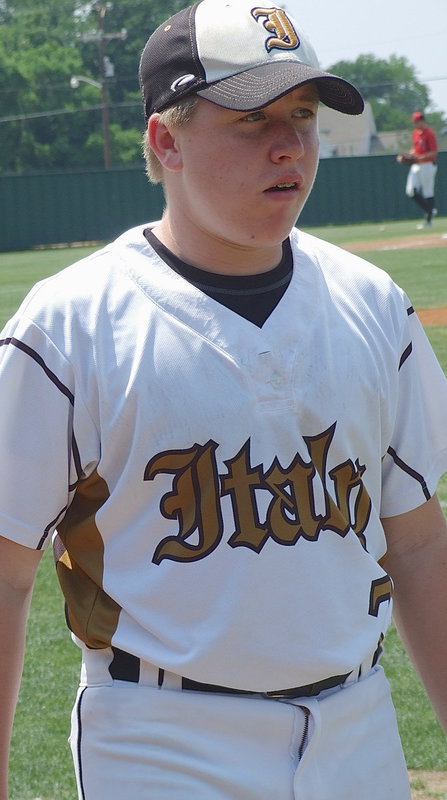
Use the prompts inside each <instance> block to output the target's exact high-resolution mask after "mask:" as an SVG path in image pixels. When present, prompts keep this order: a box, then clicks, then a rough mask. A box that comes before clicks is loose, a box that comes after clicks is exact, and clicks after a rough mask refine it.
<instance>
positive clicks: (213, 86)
mask: <svg viewBox="0 0 447 800" xmlns="http://www.w3.org/2000/svg"><path fill="white" fill-rule="evenodd" d="M139 77H140V85H141V90H142V94H143V102H144V110H145V115H146V119H148V118H149V117H150V115H151V114H153V113H154V112H155V111H162V110H163V109H165V108H168V107H169V106H171V105H173V104H174V103H176V102H177V101H178V100H180V99H181V98H183V97H186V96H187V95H191V94H198V95H200V97H205V98H206V99H207V100H211V101H212V102H213V103H216V104H217V105H219V106H223V107H224V108H229V109H233V110H238V111H251V110H252V109H255V108H262V107H263V106H266V105H268V104H269V103H272V102H273V101H274V100H277V99H278V98H280V97H282V96H283V95H284V94H286V93H287V92H289V91H291V90H292V89H295V88H296V87H297V86H300V85H302V84H303V83H307V82H309V81H315V82H316V84H317V87H318V91H319V94H320V99H321V101H322V102H323V103H324V104H325V105H327V106H329V107H330V108H334V109H336V110H337V111H341V112H343V113H345V114H361V113H362V111H363V107H364V103H363V99H362V97H361V95H360V93H359V92H358V90H357V89H356V88H355V87H354V86H353V85H352V84H350V83H349V82H348V81H346V80H344V79H343V78H339V77H337V76H336V75H331V74H330V73H329V72H324V71H322V70H321V69H320V68H319V64H318V59H317V56H316V54H315V51H314V49H313V47H312V45H311V44H310V42H309V40H308V38H307V36H306V34H305V33H304V31H303V30H302V29H301V27H300V26H299V24H298V23H297V22H295V21H294V20H293V19H292V17H291V16H290V15H289V14H288V13H287V12H286V11H285V10H284V9H282V8H281V7H278V6H269V5H268V4H267V5H266V6H256V5H255V4H254V3H253V0H200V2H197V3H194V4H193V5H192V6H188V7H187V8H184V9H183V10H182V11H179V12H178V13H177V14H174V16H172V17H170V19H168V20H166V22H164V23H163V24H162V25H160V26H159V27H158V28H157V29H156V30H155V31H154V33H153V34H152V36H151V37H150V38H149V40H148V42H147V44H146V46H145V48H144V50H143V54H142V56H141V61H140V70H139Z"/></svg>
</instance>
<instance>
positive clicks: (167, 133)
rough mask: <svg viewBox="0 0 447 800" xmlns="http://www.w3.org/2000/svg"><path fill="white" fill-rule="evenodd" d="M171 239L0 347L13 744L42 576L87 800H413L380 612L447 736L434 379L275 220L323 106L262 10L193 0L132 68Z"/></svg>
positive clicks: (427, 354) (290, 215)
mask: <svg viewBox="0 0 447 800" xmlns="http://www.w3.org/2000/svg"><path fill="white" fill-rule="evenodd" d="M140 78H141V87H142V93H143V100H144V108H145V114H146V120H147V137H146V151H147V156H148V171H149V173H150V174H151V176H152V177H153V179H154V180H160V179H161V180H162V181H163V185H164V191H165V195H166V208H165V211H164V213H163V217H162V219H161V220H159V221H156V222H153V223H150V224H147V225H140V226H139V227H137V228H135V229H133V230H130V231H128V232H127V233H125V234H124V235H122V236H120V238H119V239H118V240H117V241H116V242H114V243H113V244H111V245H109V246H107V247H105V248H104V249H102V250H100V251H98V252H97V253H96V254H94V255H92V256H90V257H89V258H87V259H85V260H83V261H81V262H79V263H77V264H75V265H73V266H72V267H69V268H68V269H66V270H64V271H62V272H61V273H60V274H58V275H55V276H54V277H52V278H49V279H48V280H46V281H43V282H42V283H40V284H39V285H37V286H36V287H35V288H34V289H33V291H32V292H31V293H30V294H29V295H28V297H27V299H26V300H25V301H24V303H23V304H22V306H21V308H20V309H19V310H18V312H17V314H16V315H15V316H14V318H13V319H12V320H11V321H10V323H9V324H8V325H7V327H6V329H5V330H4V331H3V334H2V338H1V342H0V344H1V347H0V354H1V370H0V379H1V397H2V404H1V406H2V411H1V415H0V441H1V448H0V458H1V475H2V479H1V482H0V530H1V532H2V534H3V538H2V539H0V542H1V545H0V614H1V626H0V631H1V640H0V663H1V676H2V680H1V683H0V686H1V688H0V713H1V714H2V736H3V749H2V752H3V768H2V769H0V773H1V776H2V778H1V780H2V781H3V783H2V788H1V789H0V800H6V798H7V788H6V779H5V777H4V776H5V775H6V753H7V747H8V736H9V730H10V726H11V719H12V716H13V710H14V704H15V699H16V695H17V691H18V685H19V678H20V671H21V664H22V658H23V638H24V627H25V620H26V616H27V608H28V603H29V596H30V592H31V587H32V584H33V579H34V574H35V570H36V567H37V564H38V561H39V557H40V555H41V553H42V551H43V550H44V549H45V547H46V546H48V545H49V544H50V542H52V544H53V548H54V553H55V557H56V563H57V573H58V577H59V580H60V583H61V586H62V590H63V593H64V596H65V600H66V612H67V620H68V624H69V627H70V629H71V631H72V635H73V638H74V640H75V642H76V643H77V644H78V645H79V647H80V648H81V651H82V671H81V681H80V687H79V692H78V695H77V698H76V702H75V706H74V710H73V716H72V730H71V747H72V751H73V757H74V763H75V770H76V776H77V784H78V793H79V798H82V799H83V800H122V798H123V797H125V798H126V800H143V798H144V799H146V798H154V799H156V800H272V799H273V798H275V800H360V798H361V800H409V798H410V791H409V786H408V778H407V770H406V765H405V761H404V757H403V753H402V748H401V744H400V740H399V735H398V731H397V726H396V719H395V713H394V710H393V706H392V702H391V699H390V691H389V685H388V683H387V680H386V678H385V676H384V673H383V670H382V667H381V666H380V655H381V652H382V647H383V639H384V636H385V633H386V630H387V628H388V626H389V623H390V620H391V615H392V604H393V601H394V611H395V618H396V620H397V623H398V626H399V629H400V632H401V634H402V636H403V638H404V641H405V643H406V645H407V647H408V651H409V653H410V654H411V656H412V658H413V660H414V663H415V665H416V666H417V668H418V670H419V672H420V675H421V677H422V679H423V681H424V683H425V685H426V687H427V691H428V693H429V695H430V698H431V700H432V702H433V705H434V707H435V708H436V710H437V713H438V715H439V719H440V720H441V722H442V723H443V724H444V725H445V727H446V729H447V707H446V706H447V702H446V683H445V675H446V670H447V629H446V625H445V620H446V617H447V531H446V524H445V520H444V517H443V514H442V512H441V510H440V507H439V504H438V501H437V499H436V495H435V489H436V484H437V481H438V478H439V476H440V475H441V474H442V473H443V472H445V471H446V470H447V425H446V416H445V409H446V404H447V382H446V380H445V377H444V375H443V373H442V371H441V368H440V366H439V364H438V363H437V361H436V359H435V357H434V354H433V352H432V350H431V348H430V346H429V344H428V342H427V339H426V338H425V335H424V333H423V330H422V328H421V325H420V324H419V322H418V318H417V316H416V314H415V313H414V310H413V308H412V306H411V303H410V301H409V300H408V298H407V297H406V296H405V294H404V293H403V292H402V291H401V289H399V288H398V287H397V286H396V285H395V284H393V282H392V281H391V280H390V278H389V277H388V275H387V274H385V273H384V272H382V271H380V270H379V269H377V268H375V267H374V266H372V265H371V264H367V263H365V262H364V261H362V260H361V259H359V258H357V257H355V256H354V255H350V254H348V253H347V252H345V251H343V250H341V249H338V248H337V247H334V246H332V245H329V244H328V243H326V242H323V241H320V240H318V239H316V238H314V237H313V236H310V235H308V234H305V233H303V232H301V231H300V230H298V229H296V228H295V227H294V223H295V220H296V219H297V217H298V216H299V214H300V211H301V209H302V207H303V205H304V203H305V201H306V198H307V197H308V195H309V193H310V191H311V189H312V184H313V181H314V177H315V173H316V169H317V163H318V125H317V119H318V106H319V103H320V102H323V103H325V104H327V105H329V106H331V107H332V108H335V109H337V110H338V111H341V112H344V113H347V114H358V113H361V111H362V108H363V102H362V99H361V97H360V95H359V93H358V92H357V90H356V89H355V88H354V87H353V86H352V85H350V84H349V83H347V82H346V81H344V80H342V79H340V78H337V77H335V76H333V75H330V74H328V73H325V72H323V71H321V70H320V69H319V66H318V63H317V60H316V56H315V53H314V51H313V49H312V47H311V45H310V43H309V42H308V40H307V38H306V36H305V34H304V33H303V31H302V30H301V27H300V25H299V20H297V21H296V22H295V21H294V20H292V19H291V18H290V16H289V15H288V14H287V13H286V12H285V11H284V10H283V9H281V8H280V7H271V6H267V7H264V6H262V7H261V6H260V7H258V6H255V5H254V4H253V3H252V2H249V1H248V0H202V2H198V3H195V4H194V5H193V6H191V7H188V8H186V9H184V10H183V11H181V12H180V13H178V14H176V15H175V16H174V17H172V18H171V19H169V20H167V21H166V22H165V23H164V24H163V25H162V26H161V27H160V28H158V29H157V31H156V32H155V33H154V34H153V36H152V37H151V38H150V39H149V41H148V43H147V45H146V48H145V50H144V52H143V55H142V58H141V64H140Z"/></svg>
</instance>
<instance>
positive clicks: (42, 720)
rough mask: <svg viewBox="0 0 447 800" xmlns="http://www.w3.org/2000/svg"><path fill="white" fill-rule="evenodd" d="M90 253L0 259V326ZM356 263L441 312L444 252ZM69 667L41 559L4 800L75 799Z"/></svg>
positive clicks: (55, 598)
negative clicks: (377, 270) (35, 291)
mask: <svg viewBox="0 0 447 800" xmlns="http://www.w3.org/2000/svg"><path fill="white" fill-rule="evenodd" d="M443 226H444V228H445V230H446V231H447V220H441V219H438V220H437V222H436V229H437V230H442V227H443ZM383 228H384V229H383ZM312 232H313V233H317V235H320V236H322V238H325V239H328V240H329V241H333V242H334V243H337V244H345V243H348V242H351V243H352V242H369V241H371V242H374V241H375V240H377V241H378V240H379V239H380V240H382V239H384V238H386V237H389V238H393V237H399V236H406V235H410V234H414V221H412V222H403V223H390V224H386V225H385V226H377V225H364V226H352V227H345V226H343V227H337V228H325V229H318V230H313V231H312ZM91 250H92V248H79V249H78V248H77V249H65V250H59V249H56V250H46V251H36V252H28V253H3V254H0V288H1V293H0V327H1V326H2V324H3V323H4V322H5V321H6V319H7V318H8V317H9V316H10V315H11V314H12V313H13V312H14V311H15V309H16V307H17V306H18V304H19V303H20V301H21V300H22V298H23V296H24V295H25V293H26V291H27V290H28V288H29V287H30V286H31V285H32V284H33V283H35V282H36V281H37V280H39V279H40V278H42V277H44V276H46V275H49V274H52V273H54V272H55V271H56V270H58V269H60V268H61V267H63V266H65V265H67V264H69V263H71V262H72V261H74V260H77V259H78V258H81V257H82V256H84V255H86V254H87V253H88V252H91ZM362 255H363V256H365V257H366V258H368V260H370V261H372V262H373V263H375V264H377V265H378V266H381V267H383V268H384V269H386V270H387V271H388V272H390V274H391V275H392V277H393V278H394V279H395V280H396V281H397V282H398V283H399V284H400V285H401V286H403V288H404V289H406V291H407V292H408V294H409V295H410V297H411V299H412V301H413V303H414V305H415V307H416V308H427V307H437V306H440V305H446V306H447V258H446V256H447V250H446V249H445V248H434V247H427V248H420V247H418V248H414V249H408V248H407V249H404V250H390V251H381V252H376V251H375V250H374V249H373V248H372V250H371V251H368V252H366V253H362ZM428 335H429V338H430V340H431V342H432V344H433V347H434V348H435V351H436V352H437V354H438V357H439V359H440V361H441V364H442V366H443V368H444V370H446V372H447V328H444V327H443V326H437V327H435V328H430V329H428ZM440 496H441V500H442V502H443V504H444V507H445V508H446V509H447V482H446V478H445V477H444V479H443V480H442V481H441V486H440ZM383 663H384V665H385V668H386V671H387V674H388V676H389V678H390V681H391V685H392V689H393V695H394V699H395V703H396V707H397V711H398V718H399V726H400V730H401V735H402V740H403V744H404V750H405V754H406V757H407V763H408V766H409V767H410V768H413V769H438V770H446V769H447V748H446V740H445V737H444V735H443V734H442V732H441V729H440V727H439V725H438V723H437V721H436V719H435V717H434V714H433V712H432V710H431V708H430V706H429V704H428V702H427V700H426V697H425V694H424V692H423V690H422V687H421V685H420V682H419V680H418V679H417V677H416V675H415V673H414V671H413V669H412V667H411V665H410V663H409V660H408V658H407V656H406V654H405V653H404V651H403V648H402V645H401V643H400V640H399V638H398V636H397V633H396V631H395V629H394V628H393V629H392V630H391V631H390V632H389V634H388V636H387V640H386V651H385V656H384V659H383ZM78 667H79V658H78V651H77V648H76V647H75V646H74V645H73V644H72V643H71V642H70V639H69V636H68V634H67V631H66V628H65V623H64V614H63V603H62V599H61V596H60V593H59V590H58V588H57V585H56V579H55V577H54V568H53V563H52V557H51V555H50V553H46V554H45V556H44V558H43V561H42V565H41V567H40V569H39V574H38V579H37V583H36V588H35V592H34V598H33V604H32V611H31V618H30V625H29V629H28V641H27V658H26V663H25V670H24V676H23V682H22V690H21V694H20V700H19V706H18V710H17V717H16V724H15V728H14V738H13V746H12V758H11V790H10V800H31V799H32V798H36V797H39V798H45V800H74V798H75V796H76V791H75V784H74V779H73V775H72V766H71V757H70V754H69V749H68V745H67V736H68V729H69V713H70V708H71V705H72V702H73V698H74V694H75V691H76V684H77V676H78ZM438 797H440V795H438ZM272 800H273V799H272ZM340 800H341V799H340ZM359 800H361V798H359ZM396 800H399V799H398V798H396Z"/></svg>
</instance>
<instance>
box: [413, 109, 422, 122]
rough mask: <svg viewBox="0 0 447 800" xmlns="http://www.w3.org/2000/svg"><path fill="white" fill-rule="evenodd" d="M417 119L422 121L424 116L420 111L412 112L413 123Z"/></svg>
mask: <svg viewBox="0 0 447 800" xmlns="http://www.w3.org/2000/svg"><path fill="white" fill-rule="evenodd" d="M418 119H424V115H423V113H422V111H414V112H413V122H417V121H418Z"/></svg>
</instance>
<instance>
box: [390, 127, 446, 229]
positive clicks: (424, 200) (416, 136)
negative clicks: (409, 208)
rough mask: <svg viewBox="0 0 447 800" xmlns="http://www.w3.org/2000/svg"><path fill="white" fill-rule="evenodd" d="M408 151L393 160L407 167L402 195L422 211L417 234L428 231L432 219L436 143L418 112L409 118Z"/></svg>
mask: <svg viewBox="0 0 447 800" xmlns="http://www.w3.org/2000/svg"><path fill="white" fill-rule="evenodd" d="M412 120H413V131H412V147H411V150H409V151H408V152H407V153H402V154H399V155H398V156H397V160H398V161H399V162H400V163H401V164H410V165H411V166H410V169H409V171H408V176H407V182H406V185H405V193H406V195H407V197H411V198H412V199H413V200H414V202H415V203H417V205H418V206H419V207H420V208H422V210H423V211H424V221H423V222H421V223H419V224H418V225H417V228H418V229H419V230H421V229H423V228H430V227H431V224H432V217H433V215H435V214H436V213H437V212H436V209H435V207H434V205H435V179H436V172H437V169H438V168H437V166H436V158H437V155H438V143H437V139H436V134H435V132H434V130H433V129H432V128H430V126H429V125H428V124H427V122H426V120H425V116H424V114H423V113H422V111H414V112H413V115H412Z"/></svg>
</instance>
